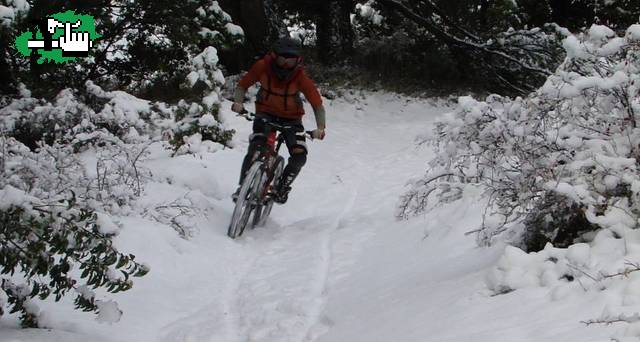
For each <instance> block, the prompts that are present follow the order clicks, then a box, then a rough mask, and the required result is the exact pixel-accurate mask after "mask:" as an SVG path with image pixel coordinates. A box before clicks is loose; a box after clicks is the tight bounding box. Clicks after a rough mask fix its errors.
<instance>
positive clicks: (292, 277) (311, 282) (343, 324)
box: [0, 94, 624, 342]
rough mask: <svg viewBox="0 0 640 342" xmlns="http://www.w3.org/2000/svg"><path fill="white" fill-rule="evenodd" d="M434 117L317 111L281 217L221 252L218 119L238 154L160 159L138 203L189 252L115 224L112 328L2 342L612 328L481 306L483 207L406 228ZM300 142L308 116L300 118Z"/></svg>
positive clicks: (583, 338)
mask: <svg viewBox="0 0 640 342" xmlns="http://www.w3.org/2000/svg"><path fill="white" fill-rule="evenodd" d="M447 110H448V109H447V108H445V107H444V106H443V105H442V103H440V104H438V103H435V102H433V101H427V100H415V99H407V98H403V97H398V96H393V95H389V94H368V95H367V96H366V97H365V98H360V97H358V96H354V100H353V101H346V100H344V99H341V100H336V101H334V102H329V103H328V110H327V111H328V113H329V114H328V126H329V128H328V135H327V139H326V140H325V141H324V142H312V143H309V146H310V156H309V161H308V163H307V166H306V167H305V169H304V170H303V172H302V174H301V176H300V178H299V180H298V181H297V182H296V184H295V186H294V190H293V192H292V194H291V196H290V200H289V202H288V203H287V204H286V205H284V206H281V207H276V208H274V210H273V212H272V214H271V216H272V219H271V220H270V222H268V224H267V226H266V227H264V228H260V229H257V230H254V231H248V232H246V233H245V236H243V237H242V238H240V239H238V240H236V241H233V240H230V239H229V238H227V237H226V228H227V223H228V220H229V216H230V213H231V211H232V203H231V201H230V200H229V195H230V194H231V192H232V191H233V190H234V189H235V184H236V181H237V173H238V169H239V167H240V162H241V158H242V157H243V153H244V150H245V148H246V145H247V141H246V140H247V135H248V132H249V129H250V124H249V123H248V122H246V121H244V120H243V119H240V118H236V117H234V116H233V115H231V114H230V113H228V112H227V113H225V117H226V120H227V123H228V124H229V125H230V126H233V127H236V128H237V129H238V130H239V133H238V134H237V135H236V138H235V139H236V144H237V147H238V148H237V149H234V150H223V151H219V152H217V153H214V154H205V155H202V156H200V157H193V156H182V157H179V158H169V157H168V153H167V152H164V151H163V150H162V149H160V148H159V147H157V148H155V149H154V152H153V156H152V160H151V161H149V162H148V166H149V167H150V168H151V169H152V171H153V172H154V177H155V182H153V183H151V184H150V185H149V187H148V189H147V192H146V196H145V197H144V198H143V199H142V203H143V204H145V205H149V206H151V205H159V204H162V203H167V202H170V201H172V200H174V199H177V198H181V197H184V196H186V197H187V198H189V199H190V200H192V201H193V202H194V203H196V204H197V206H198V207H199V208H201V209H202V212H203V213H206V216H203V218H202V219H200V220H198V221H197V222H196V223H197V225H196V227H197V229H196V230H195V231H193V232H192V235H193V236H192V237H191V238H189V239H181V238H179V237H178V234H177V233H176V232H175V231H174V230H173V229H172V228H170V227H168V226H164V225H161V224H158V223H155V222H152V221H149V220H145V219H139V218H135V219H134V218H121V219H120V222H121V223H122V224H123V225H124V229H123V230H122V233H121V235H120V236H119V237H118V240H117V245H118V246H119V248H120V249H121V250H123V251H128V252H131V253H134V254H136V256H137V260H141V261H143V262H145V263H147V264H149V265H150V266H151V272H150V273H149V274H148V275H147V276H146V277H144V278H142V279H136V282H135V285H134V288H133V289H132V290H130V291H128V292H126V293H122V294H118V295H115V296H112V298H114V299H116V300H117V301H118V302H119V303H120V308H121V309H122V310H123V311H124V316H123V317H122V320H121V321H120V322H119V323H117V324H113V325H108V324H100V323H98V322H96V321H95V320H94V319H93V316H91V315H89V314H85V313H81V312H76V311H74V310H72V309H71V304H70V303H68V305H55V306H53V305H48V304H43V305H42V309H43V310H44V311H45V312H46V317H45V318H46V320H45V322H46V324H47V325H48V326H50V327H52V329H50V330H20V329H17V324H18V323H17V320H16V317H13V316H10V317H9V318H8V319H7V318H6V317H3V319H2V320H0V341H1V342H33V341H59V342H75V341H113V342H115V341H118V342H125V341H135V342H236V341H237V342H247V341H256V342H257V341H261V342H288V341H291V342H303V341H318V342H336V341H337V342H341V341H345V342H347V341H348V342H359V341H362V342H364V341H367V342H372V341H403V342H410V341H416V342H417V341H421V342H422V341H437V342H458V341H460V342H462V341H474V342H485V341H486V342H496V341H505V342H519V341H523V342H524V341H528V342H534V341H535V342H543V341H549V342H551V341H563V342H574V341H575V342H588V341H607V340H608V337H609V336H612V335H613V334H616V333H618V332H619V331H620V330H621V329H624V327H623V326H616V325H614V326H610V327H585V326H584V325H583V324H581V323H580V321H581V320H587V319H591V318H597V317H599V315H600V313H601V312H602V310H603V307H604V304H605V301H606V300H605V298H602V296H597V295H593V296H591V297H590V296H575V297H567V298H564V299H559V300H558V299H556V300H554V299H553V298H552V296H551V295H550V293H549V292H550V291H549V290H548V289H545V288H539V287H538V288H535V287H534V288H525V289H519V290H518V291H514V292H511V293H508V294H504V295H499V296H491V292H490V291H488V289H487V285H486V284H485V277H486V275H487V272H488V270H489V269H490V268H491V267H492V266H494V265H495V264H496V262H497V260H498V258H499V257H500V256H501V255H502V253H503V250H504V246H494V247H492V248H479V247H477V246H476V244H475V240H474V238H473V236H465V235H464V233H465V232H467V231H469V230H472V229H474V228H476V227H477V223H478V222H479V220H480V215H481V209H482V202H481V201H480V200H479V197H478V194H477V193H473V192H469V193H467V194H466V196H465V198H464V200H463V201H462V203H458V204H456V205H451V206H448V207H443V208H439V209H437V210H435V211H433V212H431V213H429V214H428V215H427V216H425V217H421V218H416V219H413V220H410V221H408V222H398V221H396V220H395V219H394V217H393V213H394V206H395V204H396V203H397V200H398V196H399V195H400V194H401V193H402V192H403V189H404V184H405V183H406V181H407V180H408V179H409V178H411V177H416V176H419V175H421V174H422V172H423V170H424V169H425V162H426V161H427V160H428V158H429V156H430V154H431V151H429V149H428V148H426V147H423V148H417V147H416V146H415V137H416V136H418V135H423V134H425V133H427V132H428V131H429V127H430V123H431V122H432V121H433V120H434V119H435V118H436V117H438V116H439V115H441V114H442V113H443V112H445V111H447ZM305 122H306V123H307V125H308V127H310V128H314V127H315V125H314V124H313V119H312V116H310V117H308V118H306V119H305Z"/></svg>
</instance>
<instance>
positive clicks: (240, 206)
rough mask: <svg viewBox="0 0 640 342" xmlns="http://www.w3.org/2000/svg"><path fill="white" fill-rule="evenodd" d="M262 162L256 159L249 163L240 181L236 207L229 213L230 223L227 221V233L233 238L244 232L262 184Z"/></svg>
mask: <svg viewBox="0 0 640 342" xmlns="http://www.w3.org/2000/svg"><path fill="white" fill-rule="evenodd" d="M261 179H262V162H260V161H256V162H254V163H253V165H251V168H250V169H249V171H247V175H246V176H245V178H244V182H242V186H241V187H240V192H239V193H238V199H237V200H236V207H235V209H234V210H233V214H232V215H231V223H229V229H228V230H227V235H228V236H229V237H230V238H232V239H235V238H236V237H238V236H241V235H242V233H243V232H244V229H245V227H246V226H247V222H248V221H249V216H251V212H252V211H253V209H254V208H255V207H256V203H257V194H258V192H259V191H260V185H261V184H262V181H261Z"/></svg>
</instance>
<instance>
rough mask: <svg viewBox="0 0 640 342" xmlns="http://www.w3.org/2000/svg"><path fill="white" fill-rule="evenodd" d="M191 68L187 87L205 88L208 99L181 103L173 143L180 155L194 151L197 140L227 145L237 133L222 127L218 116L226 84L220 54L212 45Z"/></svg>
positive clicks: (194, 60)
mask: <svg viewBox="0 0 640 342" xmlns="http://www.w3.org/2000/svg"><path fill="white" fill-rule="evenodd" d="M191 69H192V71H191V72H190V73H189V74H188V75H187V80H186V81H187V84H188V86H189V87H192V88H200V89H202V91H201V92H202V94H203V95H204V96H203V97H202V99H200V100H199V101H196V102H186V101H184V100H181V101H180V102H179V103H178V106H177V107H176V111H175V120H176V121H177V123H176V126H175V128H174V132H173V133H174V137H173V139H172V140H171V144H172V145H173V146H174V148H175V150H176V153H177V154H182V153H187V152H193V149H192V148H191V146H192V145H193V144H194V142H195V141H198V142H201V141H202V140H206V141H209V142H212V143H219V144H222V145H225V146H226V145H227V143H228V142H229V141H230V140H231V138H232V136H233V133H234V131H233V130H226V129H225V128H224V127H223V126H222V124H221V123H220V120H219V116H218V111H219V108H220V92H221V90H220V87H221V86H222V85H224V82H225V80H224V76H223V75H222V71H220V69H219V67H218V51H217V50H216V49H215V48H214V47H212V46H209V47H207V48H205V49H204V51H202V52H201V53H200V54H198V55H197V56H195V57H194V58H193V59H192V60H191ZM185 145H186V146H185Z"/></svg>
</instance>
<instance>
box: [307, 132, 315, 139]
mask: <svg viewBox="0 0 640 342" xmlns="http://www.w3.org/2000/svg"><path fill="white" fill-rule="evenodd" d="M305 133H307V135H308V136H309V138H311V140H315V138H314V137H313V131H305Z"/></svg>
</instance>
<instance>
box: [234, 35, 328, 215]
mask: <svg viewBox="0 0 640 342" xmlns="http://www.w3.org/2000/svg"><path fill="white" fill-rule="evenodd" d="M257 82H260V90H259V91H258V94H257V96H256V116H255V120H254V122H253V134H251V135H250V136H249V149H248V151H247V155H246V156H245V157H244V161H243V163H242V169H241V171H240V181H239V183H240V184H241V185H242V182H243V181H244V177H245V175H246V173H247V171H248V170H249V168H250V167H251V163H252V162H253V159H254V157H255V156H256V152H258V151H261V150H262V148H264V147H265V145H266V143H267V135H268V133H269V129H270V128H269V127H268V125H266V124H267V123H275V124H277V125H280V126H286V127H291V128H289V129H286V130H284V131H283V132H282V134H284V137H285V143H286V145H287V149H288V150H289V155H290V157H289V160H288V163H287V166H286V167H285V169H284V172H283V174H282V178H281V180H280V181H279V182H276V184H277V188H276V189H274V190H275V192H274V193H273V194H272V196H273V200H274V201H275V202H276V203H280V204H283V203H285V202H286V201H287V198H288V196H289V191H291V184H292V183H293V181H294V180H295V179H296V177H297V176H298V174H299V173H300V170H301V169H302V167H303V166H304V164H305V163H306V162H307V145H306V142H305V140H306V139H305V131H304V127H303V126H302V116H303V115H304V114H305V113H304V108H303V106H302V98H301V97H300V93H302V94H304V96H305V98H306V99H307V100H308V101H309V103H310V104H311V107H312V108H313V112H314V114H315V118H316V126H317V129H315V130H314V131H313V132H312V137H313V138H314V139H320V140H322V139H324V136H325V127H326V126H325V110H324V106H323V105H322V98H321V97H320V93H319V92H318V89H317V88H316V86H315V84H314V83H313V81H312V80H311V79H310V78H309V77H308V76H307V75H306V74H305V73H304V69H303V66H302V56H301V46H300V43H299V42H298V41H297V40H295V39H292V38H282V39H280V40H278V41H277V42H276V43H275V44H274V46H273V51H272V52H270V53H269V54H267V55H266V56H264V57H263V58H262V59H261V60H259V61H257V62H256V63H255V64H254V65H253V66H252V67H251V69H250V70H249V72H248V73H247V74H246V75H245V76H244V77H243V78H242V79H241V80H240V81H239V82H238V86H237V88H236V90H235V94H234V103H233V105H232V107H231V109H232V110H233V111H234V112H236V113H243V112H245V109H244V105H243V102H244V97H245V94H246V92H247V89H249V87H251V86H252V85H254V84H255V83H257ZM239 192H240V187H238V189H237V190H236V191H235V193H234V194H233V195H232V197H233V200H234V201H235V200H236V199H237V198H238V193H239Z"/></svg>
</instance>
